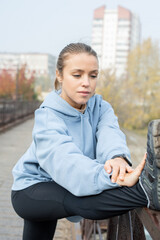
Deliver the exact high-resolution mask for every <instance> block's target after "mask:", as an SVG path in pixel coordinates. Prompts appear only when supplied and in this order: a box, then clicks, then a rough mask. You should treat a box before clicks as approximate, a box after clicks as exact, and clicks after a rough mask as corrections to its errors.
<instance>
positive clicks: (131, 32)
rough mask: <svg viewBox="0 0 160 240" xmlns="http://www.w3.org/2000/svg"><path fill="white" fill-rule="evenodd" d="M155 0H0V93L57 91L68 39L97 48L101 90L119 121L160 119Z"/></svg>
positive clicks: (37, 95) (19, 96) (141, 124)
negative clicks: (59, 63)
mask: <svg viewBox="0 0 160 240" xmlns="http://www.w3.org/2000/svg"><path fill="white" fill-rule="evenodd" d="M159 6H160V3H159V1H158V0H153V1H148V2H146V1H145V0H141V1H138V0H134V1H128V0H87V1H85V0H81V1H75V0H54V1H53V0H46V1H43V0H34V1H32V0H14V1H10V0H0V29H1V37H0V98H1V100H2V99H3V100H4V99H5V100H12V101H22V100H27V101H31V100H40V101H42V100H43V99H44V97H45V96H46V94H47V93H48V92H49V91H51V90H52V89H53V86H54V79H55V68H56V59H57V56H58V54H59V52H60V51H61V49H62V48H63V47H64V46H66V45H67V44H69V43H71V42H84V43H87V44H90V45H91V46H92V47H93V48H94V49H95V50H96V52H97V54H98V57H99V63H100V75H99V81H98V87H97V92H98V93H100V94H102V95H103V96H104V98H105V99H106V100H107V101H109V102H110V103H111V104H112V106H113V107H114V109H115V112H116V114H117V115H118V116H119V121H120V124H121V125H122V126H124V127H125V128H128V129H144V128H146V126H147V124H148V121H149V120H151V119H153V118H158V117H160V104H159V100H160V94H159V89H160V59H159V58H160V56H159V55H160V51H159V43H160V31H159V30H158V26H159V23H160V14H159Z"/></svg>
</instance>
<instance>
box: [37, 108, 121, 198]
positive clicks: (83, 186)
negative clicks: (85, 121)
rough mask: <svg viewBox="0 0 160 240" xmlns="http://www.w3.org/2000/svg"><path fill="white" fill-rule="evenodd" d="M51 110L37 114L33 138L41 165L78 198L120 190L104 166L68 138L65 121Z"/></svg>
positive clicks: (44, 110)
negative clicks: (116, 188) (87, 155)
mask: <svg viewBox="0 0 160 240" xmlns="http://www.w3.org/2000/svg"><path fill="white" fill-rule="evenodd" d="M48 111H50V110H48V109H44V108H42V109H38V110H37V111H36V115H35V126H34V130H33V139H34V142H35V146H36V157H37V160H38V162H39V165H40V167H41V168H42V169H44V170H45V171H46V172H47V173H48V174H49V175H50V176H51V178H52V179H53V180H54V181H55V182H57V183H58V184H59V185H61V186H62V187H64V188H65V189H67V190H68V191H70V192H71V193H72V194H74V195H76V196H87V195H94V194H98V193H100V192H102V191H103V190H106V189H111V188H114V187H117V186H118V184H115V183H112V182H111V181H110V174H108V173H106V171H105V170H104V164H101V163H99V162H98V161H97V160H96V159H94V160H93V159H90V158H88V157H86V156H84V155H83V153H82V152H81V150H80V149H79V148H78V147H77V146H76V144H75V143H74V142H73V139H72V136H69V134H68V130H67V127H66V125H65V123H64V121H63V120H62V119H61V118H59V117H57V116H56V115H55V114H54V113H51V111H50V112H49V114H48Z"/></svg>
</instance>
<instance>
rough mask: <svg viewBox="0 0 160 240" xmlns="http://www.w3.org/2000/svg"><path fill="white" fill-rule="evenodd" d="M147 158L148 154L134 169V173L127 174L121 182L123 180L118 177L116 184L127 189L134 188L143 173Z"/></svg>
mask: <svg viewBox="0 0 160 240" xmlns="http://www.w3.org/2000/svg"><path fill="white" fill-rule="evenodd" d="M146 156H147V154H145V155H144V158H143V160H142V162H141V163H140V164H139V165H138V166H137V167H136V168H135V169H134V171H132V172H130V173H126V174H125V178H124V180H123V181H121V179H120V178H119V177H118V178H117V181H116V183H118V184H119V185H121V186H127V187H132V186H133V185H135V184H136V183H137V182H138V179H139V176H140V175H141V172H142V170H143V168H144V165H145V160H146Z"/></svg>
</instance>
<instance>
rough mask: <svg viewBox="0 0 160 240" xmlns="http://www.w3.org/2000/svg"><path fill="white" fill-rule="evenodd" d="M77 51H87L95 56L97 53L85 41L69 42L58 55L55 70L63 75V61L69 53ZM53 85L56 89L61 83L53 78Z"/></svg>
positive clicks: (76, 52)
mask: <svg viewBox="0 0 160 240" xmlns="http://www.w3.org/2000/svg"><path fill="white" fill-rule="evenodd" d="M79 53H88V54H89V55H93V56H94V57H96V58H97V60H98V57H97V53H96V52H95V51H94V50H93V49H92V48H91V47H90V46H89V45H87V44H85V43H70V44H69V45H67V46H66V47H64V48H63V49H62V51H61V52H60V54H59V56H58V60H57V70H58V71H59V73H60V74H61V75H63V68H64V66H65V61H66V60H67V58H68V57H69V55H71V54H73V55H74V54H79ZM54 87H55V89H56V90H58V89H60V88H61V84H60V83H59V81H58V79H57V78H56V79H55V83H54Z"/></svg>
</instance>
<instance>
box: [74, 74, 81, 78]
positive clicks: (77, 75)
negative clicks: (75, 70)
mask: <svg viewBox="0 0 160 240" xmlns="http://www.w3.org/2000/svg"><path fill="white" fill-rule="evenodd" d="M80 76H81V75H79V74H74V75H73V77H75V78H79V77H80Z"/></svg>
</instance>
